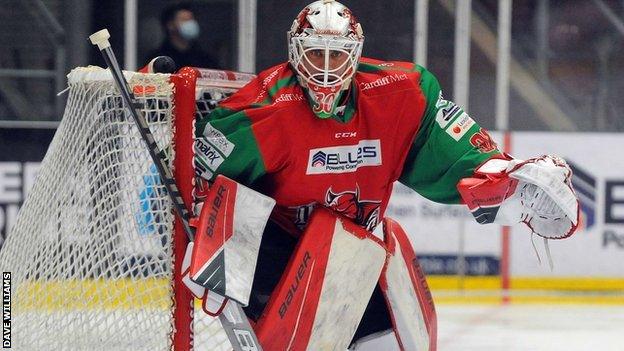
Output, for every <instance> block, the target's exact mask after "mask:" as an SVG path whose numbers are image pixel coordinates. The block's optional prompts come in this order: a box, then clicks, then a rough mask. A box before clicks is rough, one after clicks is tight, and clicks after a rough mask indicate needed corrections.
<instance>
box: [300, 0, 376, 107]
mask: <svg viewBox="0 0 624 351" xmlns="http://www.w3.org/2000/svg"><path fill="white" fill-rule="evenodd" d="M363 42H364V35H363V32H362V26H361V25H360V23H358V22H357V20H356V19H355V17H354V16H353V15H352V14H351V11H350V10H349V9H348V8H346V7H345V6H344V5H342V4H341V3H339V2H336V1H333V0H319V1H315V2H313V3H312V4H310V5H308V6H307V7H306V8H304V9H303V10H302V11H301V12H300V13H299V15H298V16H297V18H296V19H295V21H294V22H293V25H292V28H291V29H290V31H289V32H288V51H289V55H288V56H289V59H288V61H289V62H290V64H291V66H292V68H293V70H294V71H295V72H296V74H297V78H298V80H299V83H300V84H301V86H302V87H303V88H304V90H305V91H306V93H307V95H308V99H309V101H310V103H311V105H312V110H313V112H314V114H315V115H316V116H318V117H320V118H328V117H331V116H332V115H334V114H335V112H336V107H337V106H338V103H339V101H340V98H341V96H342V94H343V93H344V91H345V90H347V89H348V88H349V85H350V83H351V78H352V77H353V75H354V74H355V71H356V69H357V65H358V61H359V59H360V55H361V53H362V43H363Z"/></svg>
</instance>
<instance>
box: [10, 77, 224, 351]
mask: <svg viewBox="0 0 624 351" xmlns="http://www.w3.org/2000/svg"><path fill="white" fill-rule="evenodd" d="M68 78H69V79H68V81H69V98H68V102H67V107H66V109H65V114H64V116H63V120H62V122H61V124H60V126H59V128H58V130H57V132H56V134H55V137H54V139H53V141H52V143H51V145H50V147H49V150H48V152H47V154H46V156H45V158H44V160H43V162H42V164H41V168H40V170H39V174H38V176H37V179H36V181H35V184H34V185H33V186H32V188H31V190H30V191H29V194H27V197H26V200H25V202H24V204H23V206H22V209H21V212H20V215H19V216H18V219H17V221H16V223H15V225H14V226H13V228H12V230H11V231H10V232H9V234H8V237H7V240H6V242H5V243H4V245H3V247H2V251H1V252H0V267H1V268H2V271H8V272H11V274H12V277H11V278H12V291H13V292H12V342H13V345H12V346H13V348H14V349H16V350H171V349H172V347H173V345H172V343H173V342H172V333H173V329H174V326H173V322H172V320H173V308H174V300H173V294H174V291H173V285H172V279H173V258H172V257H173V252H172V235H173V234H172V233H173V220H174V217H173V212H172V206H171V203H170V201H169V199H168V198H167V195H166V193H165V190H164V187H163V186H162V183H161V181H160V177H159V176H158V174H157V172H156V168H155V166H154V164H153V162H152V161H151V159H150V157H149V154H148V152H147V149H146V146H145V145H144V142H143V141H142V139H141V137H140V135H139V132H138V129H137V128H136V126H135V124H134V122H133V120H132V118H131V116H130V114H129V113H128V111H127V110H126V109H125V108H124V106H123V104H122V100H121V97H120V95H119V94H118V92H117V89H116V87H115V85H114V83H113V81H112V78H111V76H110V74H109V73H108V71H107V70H104V69H100V68H79V69H75V70H73V71H72V72H71V73H70V75H69V76H68ZM126 78H127V79H128V81H129V83H130V86H131V88H132V89H133V92H134V94H135V96H136V98H137V99H138V101H139V102H140V103H141V106H142V107H141V110H142V112H143V114H144V116H145V117H146V119H147V121H148V124H149V126H150V129H151V131H152V133H153V134H154V136H155V139H156V142H157V144H158V146H159V147H160V148H161V149H163V150H166V151H165V152H166V154H167V156H168V159H169V162H170V164H171V162H172V160H173V159H174V158H175V152H174V149H173V147H172V140H173V138H172V136H173V134H174V132H175V127H174V125H175V115H174V113H173V112H174V106H173V101H174V99H173V97H174V93H175V87H174V86H173V84H171V83H170V79H169V76H168V75H163V74H138V73H135V74H130V73H126ZM202 89H203V90H202ZM210 92H212V93H210ZM228 92H229V91H228V90H227V89H226V90H224V89H220V88H211V87H210V86H206V87H204V88H201V87H199V85H198V93H197V97H198V98H199V100H198V101H197V105H196V106H197V107H198V108H202V109H204V111H202V112H201V113H207V112H208V111H209V110H210V108H212V107H213V106H214V104H215V103H216V100H218V99H219V98H221V97H223V96H225V95H227V93H228ZM230 92H231V91H230ZM202 99H203V100H202ZM197 113H199V111H198V112H197ZM193 328H194V329H195V342H194V344H195V349H196V350H203V349H210V350H220V349H223V350H225V349H227V348H228V346H229V345H228V344H227V338H226V336H225V334H224V333H223V332H222V331H221V328H220V325H219V323H218V321H217V320H214V319H213V318H210V317H207V316H205V315H203V313H202V312H201V311H200V310H197V309H196V313H195V319H194V323H193Z"/></svg>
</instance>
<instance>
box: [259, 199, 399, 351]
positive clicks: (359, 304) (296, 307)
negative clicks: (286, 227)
mask: <svg viewBox="0 0 624 351" xmlns="http://www.w3.org/2000/svg"><path fill="white" fill-rule="evenodd" d="M386 254H387V251H386V250H385V247H384V244H383V243H382V242H381V241H380V240H379V239H377V238H375V237H374V236H373V235H372V234H370V233H368V232H367V231H365V230H364V229H363V228H361V227H359V226H357V225H355V224H353V223H351V222H350V221H348V220H345V219H341V218H337V217H336V216H335V215H334V214H332V213H331V212H329V211H328V210H326V209H322V208H321V209H318V210H317V211H316V212H315V213H314V215H313V216H312V219H311V221H310V224H309V225H308V227H307V229H306V231H305V232H304V234H303V236H302V237H301V239H300V241H299V243H298V245H297V247H296V249H295V252H294V253H293V255H292V257H291V260H290V261H289V263H288V266H287V267H286V270H285V272H284V274H283V275H282V278H281V280H280V282H279V284H278V286H277V287H276V289H275V291H274V292H273V293H272V295H271V298H270V299H269V302H268V304H267V307H266V309H265V310H264V313H263V314H262V317H261V318H260V320H259V321H258V323H257V325H256V334H257V335H258V338H259V340H260V344H261V345H262V347H263V348H264V349H265V350H345V349H346V348H347V347H348V346H349V343H350V341H351V339H352V338H353V335H354V334H355V331H356V328H357V326H358V323H359V322H360V319H361V318H362V315H363V314H364V310H365V309H366V305H367V304H368V301H369V299H370V297H371V295H372V293H373V290H374V289H375V285H376V284H377V281H378V279H379V275H380V274H381V270H382V269H383V266H384V262H385V259H386ZM337 322H339V326H338V325H337V324H336V323H337Z"/></svg>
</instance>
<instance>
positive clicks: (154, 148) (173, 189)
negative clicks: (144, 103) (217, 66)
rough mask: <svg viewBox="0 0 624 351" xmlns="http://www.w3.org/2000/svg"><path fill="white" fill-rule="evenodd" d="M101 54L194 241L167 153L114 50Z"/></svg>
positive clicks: (189, 236) (185, 227)
mask: <svg viewBox="0 0 624 351" xmlns="http://www.w3.org/2000/svg"><path fill="white" fill-rule="evenodd" d="M101 53H102V56H103V57H104V60H105V61H106V64H107V65H108V67H109V68H110V70H111V72H112V74H113V79H114V80H115V82H116V83H117V87H118V88H119V91H120V94H121V97H122V99H123V101H124V103H125V104H126V106H128V110H129V111H130V114H131V115H132V118H133V119H134V121H135V122H136V124H137V127H138V129H139V133H140V134H141V138H142V139H143V140H144V141H145V143H146V144H147V149H148V151H149V155H150V157H151V158H152V161H153V162H154V164H155V165H156V169H157V170H158V174H159V175H160V178H161V179H162V182H163V185H164V186H165V189H166V190H167V194H169V198H170V199H171V202H172V203H173V208H174V209H175V211H176V213H177V214H178V216H179V217H180V220H181V221H182V226H183V227H184V231H185V232H186V235H187V236H188V238H189V240H190V241H193V239H194V237H195V231H194V230H193V229H192V228H191V226H190V225H189V218H190V215H189V211H188V210H187V208H186V206H185V205H184V202H183V200H182V196H181V195H180V191H179V190H178V187H177V185H176V183H175V180H174V179H173V175H172V174H171V171H170V170H169V167H168V165H167V164H166V163H165V162H166V161H165V160H166V159H167V157H166V156H165V153H164V152H163V151H162V150H160V148H159V147H158V144H156V141H155V139H154V135H153V134H152V132H151V131H150V129H149V126H148V125H147V121H146V120H145V117H143V115H142V114H141V113H140V112H139V110H138V108H139V107H140V104H138V103H137V101H136V99H135V97H134V94H132V91H131V90H130V86H129V85H128V82H126V79H125V78H124V76H123V73H122V72H121V69H120V68H119V64H118V63H117V59H116V58H115V54H114V53H113V50H112V49H111V47H107V48H104V49H102V50H101Z"/></svg>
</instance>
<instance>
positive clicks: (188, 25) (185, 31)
mask: <svg viewBox="0 0 624 351" xmlns="http://www.w3.org/2000/svg"><path fill="white" fill-rule="evenodd" d="M178 31H179V32H180V35H181V36H182V38H184V39H185V40H189V41H190V40H195V39H197V37H198V36H199V24H198V23H197V21H196V20H188V21H184V22H182V23H180V26H179V27H178Z"/></svg>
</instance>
